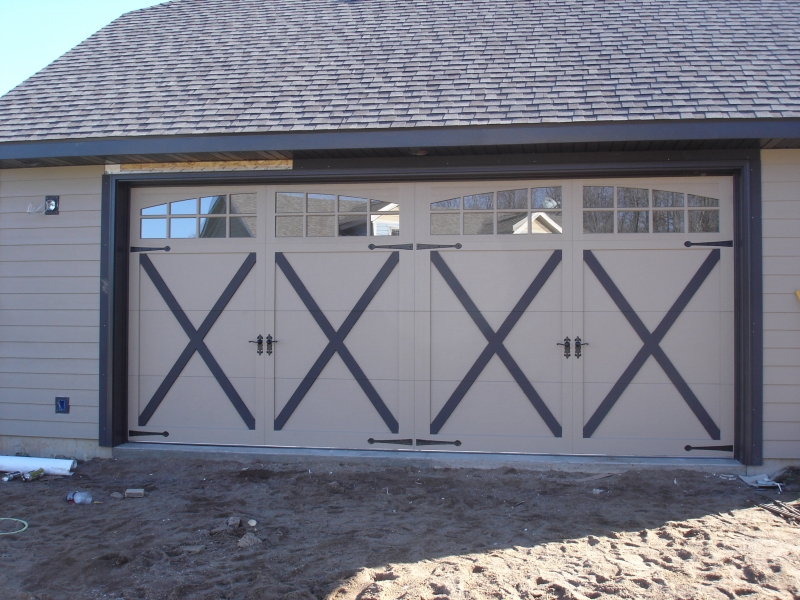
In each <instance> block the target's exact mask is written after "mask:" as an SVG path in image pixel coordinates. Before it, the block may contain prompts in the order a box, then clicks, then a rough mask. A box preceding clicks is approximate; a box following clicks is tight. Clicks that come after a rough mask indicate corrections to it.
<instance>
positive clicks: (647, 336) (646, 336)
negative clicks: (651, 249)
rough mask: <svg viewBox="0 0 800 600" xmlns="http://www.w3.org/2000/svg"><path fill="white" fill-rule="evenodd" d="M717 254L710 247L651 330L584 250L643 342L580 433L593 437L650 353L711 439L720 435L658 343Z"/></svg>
mask: <svg viewBox="0 0 800 600" xmlns="http://www.w3.org/2000/svg"><path fill="white" fill-rule="evenodd" d="M719 258H720V251H719V250H712V251H711V253H710V254H709V255H708V257H707V258H706V259H705V261H703V264H702V265H701V266H700V269H698V271H697V273H695V275H694V277H692V279H691V281H689V284H688V285H687V286H686V288H685V289H684V290H683V292H681V295H680V296H678V299H677V300H676V301H675V303H674V304H673V305H672V307H671V308H670V309H669V311H668V312H667V314H666V315H664V318H663V319H662V320H661V323H659V324H658V327H656V328H655V329H654V330H653V332H652V333H651V332H650V330H649V329H647V327H646V326H645V324H644V323H643V322H642V320H641V319H640V318H639V315H637V314H636V312H635V311H634V310H633V307H631V305H630V304H629V303H628V301H627V300H626V299H625V296H623V295H622V292H620V291H619V288H618V287H617V286H616V284H615V283H614V282H613V281H612V280H611V277H609V275H608V273H606V271H605V269H603V267H602V265H601V264H600V262H599V261H598V260H597V257H596V256H595V255H594V254H593V253H592V251H591V250H584V251H583V260H584V262H585V263H586V265H587V266H588V267H589V269H590V270H591V271H592V273H594V275H595V277H597V280H598V281H599V282H600V285H602V286H603V288H604V289H605V290H606V292H608V295H609V296H610V297H611V299H612V300H613V301H614V304H616V305H617V308H618V309H619V310H620V312H621V313H622V314H623V315H624V316H625V318H626V319H627V320H628V323H630V325H631V327H633V330H634V331H635V332H636V334H637V335H638V336H639V337H640V338H641V340H642V343H643V345H642V348H641V350H639V352H638V353H637V354H636V356H635V357H634V358H633V360H632V361H631V364H629V365H628V368H627V369H625V371H624V372H623V373H622V375H621V376H620V378H619V379H618V380H617V382H616V383H615V384H614V387H612V388H611V391H609V392H608V394H607V395H606V397H605V399H604V400H603V401H602V402H601V403H600V406H598V407H597V410H596V411H595V412H594V414H593V415H592V416H591V418H590V419H589V420H588V421H587V423H586V425H584V427H583V437H585V438H590V437H592V434H594V432H595V431H596V430H597V428H598V427H599V426H600V423H602V422H603V419H605V418H606V416H607V415H608V413H609V411H610V410H611V409H612V408H613V406H614V404H616V402H617V400H619V398H620V396H622V393H623V392H624V391H625V390H626V389H627V387H628V386H629V385H630V383H631V381H633V378H634V377H636V374H637V373H638V372H639V370H640V369H641V368H642V367H643V366H644V363H645V362H646V361H647V359H648V358H649V357H651V356H652V357H653V358H655V359H656V362H658V364H659V365H660V366H661V368H662V369H663V370H664V373H666V375H667V377H669V380H670V381H671V382H672V384H673V385H674V386H675V387H676V388H677V389H678V393H679V394H680V395H681V396H682V397H683V399H684V400H685V401H686V404H688V405H689V408H690V409H691V410H692V412H693V413H694V415H695V416H696V417H697V419H698V420H699V421H700V423H701V424H702V425H703V427H704V428H705V430H706V432H708V435H710V436H711V439H712V440H718V439H720V431H719V427H717V425H716V423H714V419H712V418H711V415H709V414H708V412H706V409H705V408H703V405H702V404H701V403H700V400H698V399H697V396H695V394H694V392H693V391H692V390H691V388H690V387H689V385H688V384H687V383H686V381H684V379H683V377H681V374H680V373H678V369H676V368H675V365H673V364H672V361H670V359H669V358H667V355H666V354H665V353H664V351H663V350H662V349H661V346H659V344H660V343H661V341H662V340H663V339H664V336H666V335H667V332H668V331H669V330H670V328H671V327H672V325H673V324H674V323H675V321H677V320H678V317H679V316H680V314H681V313H682V312H683V310H684V309H685V308H686V306H687V305H688V304H689V301H690V300H691V299H692V298H693V297H694V295H695V294H696V293H697V291H698V290H699V289H700V286H702V285H703V282H704V281H705V280H706V278H707V277H708V276H709V274H710V273H711V271H712V270H713V269H714V266H715V265H716V264H717V263H718V262H719Z"/></svg>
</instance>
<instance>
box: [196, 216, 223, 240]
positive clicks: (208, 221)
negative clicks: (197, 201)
mask: <svg viewBox="0 0 800 600" xmlns="http://www.w3.org/2000/svg"><path fill="white" fill-rule="evenodd" d="M226 220H227V219H224V218H223V219H221V218H219V217H209V218H201V219H200V237H201V238H224V237H226V231H225V222H226Z"/></svg>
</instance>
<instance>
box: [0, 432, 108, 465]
mask: <svg viewBox="0 0 800 600" xmlns="http://www.w3.org/2000/svg"><path fill="white" fill-rule="evenodd" d="M0 454H4V455H6V456H14V455H15V454H22V455H27V456H38V457H41V458H73V459H75V460H89V459H92V458H111V448H101V447H100V446H99V445H98V444H97V440H75V439H67V438H45V437H24V436H13V435H0Z"/></svg>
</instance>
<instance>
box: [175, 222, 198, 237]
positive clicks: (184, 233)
mask: <svg viewBox="0 0 800 600" xmlns="http://www.w3.org/2000/svg"><path fill="white" fill-rule="evenodd" d="M169 237H171V238H194V237H197V219H183V218H180V219H170V220H169Z"/></svg>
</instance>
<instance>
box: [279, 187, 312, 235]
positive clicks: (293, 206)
mask: <svg viewBox="0 0 800 600" xmlns="http://www.w3.org/2000/svg"><path fill="white" fill-rule="evenodd" d="M305 201H306V195H305V194H302V193H298V192H278V193H277V194H276V195H275V212H276V213H301V212H303V204H305ZM301 235H302V234H301Z"/></svg>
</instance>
